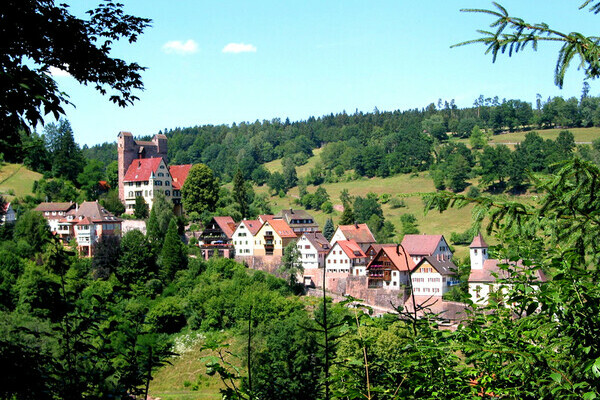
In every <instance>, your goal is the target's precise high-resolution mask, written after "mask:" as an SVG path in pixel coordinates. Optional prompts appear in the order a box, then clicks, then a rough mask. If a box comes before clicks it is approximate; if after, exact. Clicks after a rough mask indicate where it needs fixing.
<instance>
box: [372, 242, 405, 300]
mask: <svg viewBox="0 0 600 400" xmlns="http://www.w3.org/2000/svg"><path fill="white" fill-rule="evenodd" d="M414 268H415V263H414V261H413V259H412V258H411V257H410V254H409V253H408V252H405V250H404V249H403V247H402V246H399V245H397V246H395V247H390V246H387V247H385V246H384V247H381V248H380V249H379V252H378V253H377V255H376V256H375V257H374V258H373V259H372V260H371V262H369V264H368V265H367V277H368V280H367V286H368V287H369V288H370V289H391V290H400V289H403V288H404V287H405V286H406V285H408V284H409V280H410V273H411V271H412V270H413V269H414Z"/></svg>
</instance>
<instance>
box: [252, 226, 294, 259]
mask: <svg viewBox="0 0 600 400" xmlns="http://www.w3.org/2000/svg"><path fill="white" fill-rule="evenodd" d="M296 239H298V236H296V233H295V232H294V231H293V230H292V228H291V227H290V226H289V225H288V224H287V223H286V222H285V221H284V220H282V219H272V220H267V221H265V223H264V224H262V226H261V227H260V229H259V230H258V232H257V233H256V236H255V237H254V255H255V256H278V257H281V256H283V249H284V248H285V247H286V246H287V245H288V244H290V243H291V242H292V241H295V240H296Z"/></svg>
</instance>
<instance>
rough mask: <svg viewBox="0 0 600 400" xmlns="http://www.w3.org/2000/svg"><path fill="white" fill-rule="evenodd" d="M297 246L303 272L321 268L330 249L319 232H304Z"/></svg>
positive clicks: (327, 242)
mask: <svg viewBox="0 0 600 400" xmlns="http://www.w3.org/2000/svg"><path fill="white" fill-rule="evenodd" d="M297 244H298V252H299V253H300V261H301V262H302V266H303V267H304V269H305V270H306V269H314V268H323V266H324V265H325V257H326V256H327V253H329V249H330V248H331V247H330V245H329V241H327V239H326V238H325V236H323V234H322V233H321V232H304V233H303V234H302V236H300V238H299V239H298V242H297Z"/></svg>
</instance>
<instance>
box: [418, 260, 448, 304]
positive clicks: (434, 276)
mask: <svg viewBox="0 0 600 400" xmlns="http://www.w3.org/2000/svg"><path fill="white" fill-rule="evenodd" d="M411 282H412V287H413V293H414V295H415V296H443V295H444V293H446V292H447V291H449V290H450V289H451V288H452V286H454V285H457V284H458V283H459V280H458V275H457V268H456V265H454V263H453V262H452V260H451V259H448V258H444V257H439V256H438V257H431V256H428V257H423V258H422V259H421V261H419V263H417V265H416V266H415V268H414V269H413V270H412V272H411Z"/></svg>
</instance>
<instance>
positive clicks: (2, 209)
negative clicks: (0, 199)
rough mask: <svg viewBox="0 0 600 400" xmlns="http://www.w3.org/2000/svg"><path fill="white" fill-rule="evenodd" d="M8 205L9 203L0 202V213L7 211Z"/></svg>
mask: <svg viewBox="0 0 600 400" xmlns="http://www.w3.org/2000/svg"><path fill="white" fill-rule="evenodd" d="M8 207H10V203H4V205H1V204H0V214H6V213H7V212H8Z"/></svg>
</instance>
